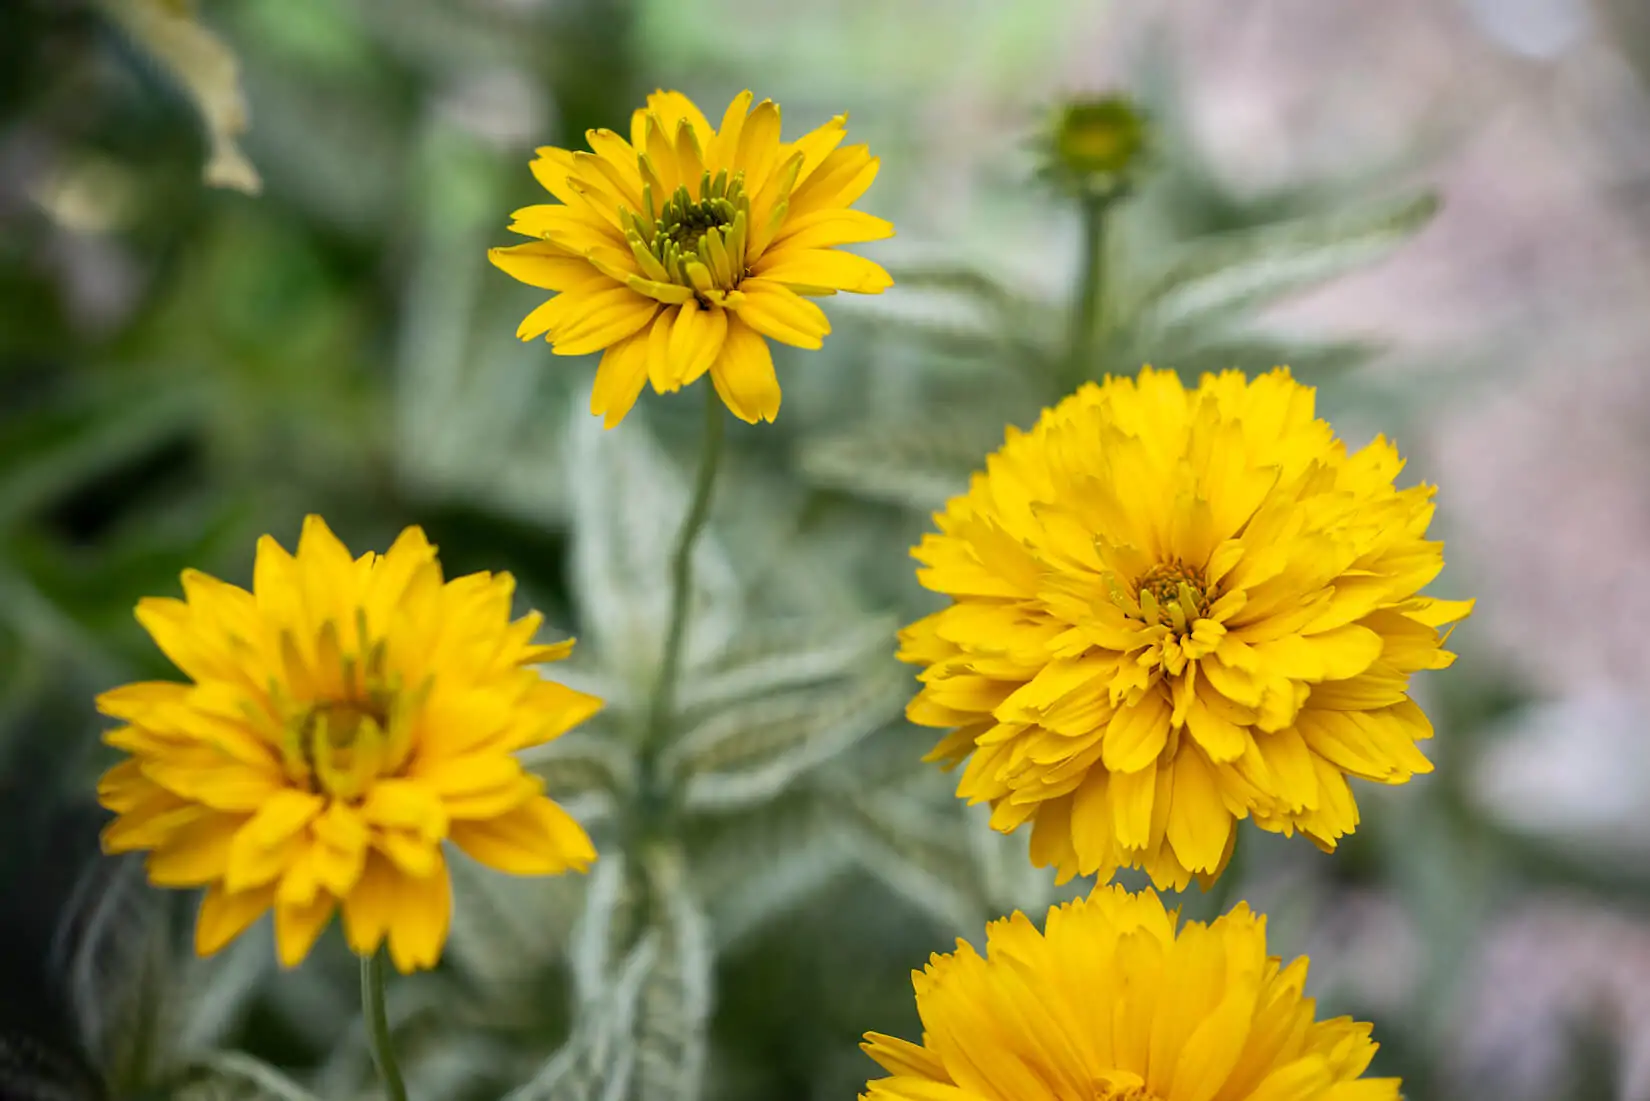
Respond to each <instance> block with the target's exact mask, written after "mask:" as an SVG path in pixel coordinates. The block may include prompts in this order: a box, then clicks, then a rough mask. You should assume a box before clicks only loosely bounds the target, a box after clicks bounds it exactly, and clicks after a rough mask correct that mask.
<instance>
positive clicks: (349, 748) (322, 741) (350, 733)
mask: <svg viewBox="0 0 1650 1101" xmlns="http://www.w3.org/2000/svg"><path fill="white" fill-rule="evenodd" d="M392 702H393V701H391V700H390V699H389V698H387V697H386V696H384V695H382V694H379V693H374V694H373V696H372V697H371V698H369V699H366V700H329V701H326V702H324V703H317V704H315V705H313V706H312V707H310V709H309V710H308V711H306V712H305V713H304V715H303V718H301V719H300V720H299V721H298V724H297V727H298V729H297V731H296V733H297V742H298V748H299V752H300V753H302V754H303V760H304V765H305V766H306V767H307V769H308V770H309V776H310V786H311V789H312V790H319V791H321V792H324V793H325V794H327V795H332V796H336V797H338V798H340V799H355V798H359V797H360V796H362V795H364V794H365V793H366V788H367V786H368V784H370V782H371V781H372V780H373V779H374V778H376V777H378V776H379V775H381V774H382V771H383V766H384V765H385V764H386V763H387V757H388V754H387V752H386V750H387V749H388V748H389V740H390V738H389V731H390V713H391V711H392Z"/></svg>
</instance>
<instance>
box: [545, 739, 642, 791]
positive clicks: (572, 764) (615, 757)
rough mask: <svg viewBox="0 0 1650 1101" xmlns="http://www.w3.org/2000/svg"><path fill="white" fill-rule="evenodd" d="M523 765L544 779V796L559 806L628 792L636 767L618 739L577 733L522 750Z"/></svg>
mask: <svg viewBox="0 0 1650 1101" xmlns="http://www.w3.org/2000/svg"><path fill="white" fill-rule="evenodd" d="M519 757H520V759H521V763H522V764H523V765H524V766H526V767H527V768H528V769H530V770H532V772H533V773H534V775H536V776H539V777H541V778H543V780H544V793H545V794H546V795H548V796H549V797H550V798H552V799H554V800H556V801H557V802H558V803H566V802H569V801H571V800H573V799H577V798H580V797H588V796H603V797H607V798H611V797H612V796H614V795H616V794H618V793H620V792H624V791H628V790H629V789H630V787H631V784H632V782H633V777H632V775H631V773H632V771H633V770H634V768H635V765H634V763H633V762H632V761H631V759H630V754H629V751H628V750H627V749H626V747H625V746H624V744H623V743H621V742H620V741H619V740H618V739H617V738H614V737H611V736H609V735H606V734H599V733H596V732H594V731H586V730H582V729H581V730H575V731H572V732H571V733H568V734H563V735H562V736H561V737H559V738H557V739H555V740H554V741H550V742H546V743H545V744H543V745H538V746H533V747H532V748H530V749H526V750H523V751H522V752H521V753H520V754H519Z"/></svg>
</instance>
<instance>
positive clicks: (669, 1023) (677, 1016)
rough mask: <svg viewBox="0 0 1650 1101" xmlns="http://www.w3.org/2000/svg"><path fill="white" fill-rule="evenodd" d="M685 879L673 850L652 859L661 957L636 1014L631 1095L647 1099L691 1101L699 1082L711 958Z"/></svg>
mask: <svg viewBox="0 0 1650 1101" xmlns="http://www.w3.org/2000/svg"><path fill="white" fill-rule="evenodd" d="M684 873H685V869H684V867H683V864H682V861H681V855H680V853H679V852H678V851H676V850H675V849H669V848H667V849H662V850H657V851H655V852H654V853H652V854H650V856H649V859H648V868H647V875H648V887H649V891H650V893H651V896H652V899H653V903H654V910H655V913H656V914H657V915H658V917H657V919H656V923H655V926H654V932H655V935H656V936H657V938H658V940H657V943H658V944H659V954H658V958H657V959H656V960H655V962H654V965H653V967H652V968H650V969H649V971H648V973H647V977H646V979H645V980H644V981H643V984H642V990H641V995H640V999H639V1002H638V1007H637V1016H636V1053H637V1055H636V1057H637V1068H636V1070H637V1090H636V1094H637V1096H638V1097H643V1098H647V1099H648V1101H655V1099H658V1101H697V1099H698V1097H699V1092H700V1089H701V1086H702V1085H703V1080H704V1072H705V1049H706V1028H707V1025H708V1022H709V1018H710V1008H711V973H712V966H713V964H714V957H713V955H712V952H711V946H710V935H709V929H708V923H707V921H706V919H705V915H704V912H703V910H701V909H700V906H699V902H698V900H697V899H696V898H695V897H694V896H693V893H692V890H691V885H690V884H689V883H688V882H687V878H686V876H685V874H684Z"/></svg>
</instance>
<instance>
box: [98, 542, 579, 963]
mask: <svg viewBox="0 0 1650 1101" xmlns="http://www.w3.org/2000/svg"><path fill="white" fill-rule="evenodd" d="M514 590H515V582H514V581H513V580H512V578H511V577H510V575H509V574H503V573H501V574H487V573H476V574H469V575H467V576H465V577H459V578H455V579H453V580H452V581H446V582H444V581H443V579H442V574H441V565H440V563H439V562H438V561H437V560H436V551H435V548H434V547H432V546H431V545H430V544H429V543H428V542H427V541H426V540H425V538H424V533H423V532H422V531H420V530H419V529H418V528H416V527H411V528H408V529H407V530H406V531H404V532H402V533H401V536H400V538H398V539H397V540H396V541H395V544H394V545H393V546H392V547H390V549H389V551H388V553H386V554H383V555H377V554H372V553H367V554H363V555H361V556H360V557H359V558H353V559H352V558H351V557H350V554H349V552H348V551H347V550H346V549H345V548H344V545H343V544H342V543H340V542H339V541H338V539H337V537H336V536H334V535H333V534H332V532H331V531H329V530H328V529H327V526H326V524H325V523H323V522H322V520H321V518H320V517H318V516H311V517H309V518H308V519H307V520H305V521H304V530H303V534H302V536H301V538H300V539H299V541H298V553H297V555H295V556H294V555H291V554H288V553H287V552H286V551H285V550H283V549H282V548H281V546H280V545H279V544H278V543H276V542H275V540H274V539H272V538H270V537H269V536H265V537H264V538H263V539H262V540H260V541H259V543H258V557H257V564H256V566H255V568H254V571H253V587H252V592H247V591H246V590H244V589H241V588H238V587H236V586H234V585H230V584H227V583H225V582H222V581H219V580H216V579H215V578H212V577H208V576H206V575H205V574H202V573H197V572H195V571H193V570H190V571H187V572H185V573H184V575H183V592H184V599H183V600H173V599H156V598H148V599H145V600H143V601H142V602H140V603H139V604H138V608H137V616H138V620H139V621H140V622H141V623H142V624H143V626H144V627H145V628H146V629H147V630H148V632H149V634H150V635H151V636H153V637H154V640H155V642H156V643H157V644H158V645H159V646H160V648H161V649H162V650H163V651H165V653H166V656H167V657H169V658H170V659H172V661H173V662H174V663H175V664H176V665H177V667H178V668H179V669H180V670H182V672H183V673H184V675H185V676H187V677H188V678H189V680H190V683H187V684H179V683H174V682H170V681H152V682H147V683H141V684H129V685H127V686H125V687H124V688H117V689H114V690H113V691H110V692H106V693H104V694H103V695H102V696H101V697H99V698H98V707H99V709H100V710H102V711H103V713H104V714H106V715H109V716H112V717H113V718H116V719H120V720H122V721H124V722H125V723H126V725H124V726H122V727H120V728H118V729H116V730H114V731H111V732H110V733H109V734H108V735H107V737H106V739H105V740H106V741H107V742H108V743H109V744H110V745H112V746H115V747H117V748H119V749H122V750H125V751H126V752H127V753H129V754H130V755H131V756H130V757H129V758H128V759H126V760H125V761H123V762H122V763H120V764H118V765H116V766H115V767H114V768H112V769H110V770H109V772H108V773H107V774H106V775H105V776H104V778H103V781H102V783H101V784H100V785H99V787H98V795H99V797H100V799H101V800H102V802H103V805H104V806H106V807H108V808H109V809H110V810H112V811H115V812H116V813H117V815H118V817H117V818H116V819H115V820H114V821H113V822H111V823H110V825H109V827H108V829H107V830H106V831H105V833H104V847H105V848H106V849H107V850H108V851H110V852H127V851H132V850H147V851H148V852H149V857H148V871H149V879H150V881H151V882H153V883H155V884H156V885H157V886H162V887H205V888H206V896H205V899H204V900H203V901H202V903H201V908H200V916H199V920H198V922H197V925H196V933H195V944H196V948H197V949H198V950H199V951H200V953H201V954H202V955H210V954H211V953H213V952H216V951H217V950H218V949H219V948H221V947H223V945H225V944H226V943H228V942H229V941H230V940H231V939H233V938H234V937H236V936H237V935H239V934H240V933H241V932H242V931H243V930H244V929H245V928H246V927H247V926H248V925H250V924H251V923H252V922H253V921H254V920H256V919H257V917H258V916H259V915H260V914H262V913H263V912H264V911H266V910H268V909H270V908H271V907H273V908H274V910H275V938H276V943H277V945H278V947H279V950H280V957H281V961H282V962H283V963H284V964H286V965H287V966H289V967H290V966H295V965H296V964H298V963H299V962H300V961H301V960H302V959H303V958H304V957H305V956H306V955H307V954H308V953H309V949H310V946H311V945H313V944H314V942H315V938H316V937H317V936H318V935H319V934H320V932H321V930H322V928H323V927H324V926H325V925H326V924H327V922H328V920H329V919H330V918H331V917H332V914H333V912H334V911H335V910H339V909H342V911H343V918H344V931H345V934H346V936H347V939H348V941H349V945H350V947H351V948H352V949H353V950H354V951H356V952H357V953H360V954H362V955H368V954H370V953H372V952H374V951H376V950H377V949H378V947H379V945H380V944H381V943H383V942H384V941H385V939H386V938H387V939H388V941H389V949H390V954H391V956H392V958H393V959H394V961H395V964H396V966H397V967H398V968H400V969H401V970H402V971H411V970H414V969H417V968H425V967H433V966H434V965H435V963H436V961H437V959H439V958H440V955H441V948H442V945H443V943H444V942H445V941H446V937H447V928H448V921H449V917H450V914H451V909H452V888H451V883H450V881H449V877H448V873H447V865H446V860H445V858H444V856H443V854H442V842H443V841H446V840H451V841H452V842H453V843H455V844H456V845H457V846H458V847H459V848H460V849H463V850H464V851H465V852H467V853H468V854H469V855H470V856H472V857H474V858H475V859H477V860H479V861H481V862H482V863H485V864H489V865H491V866H492V867H494V868H497V869H498V870H500V871H504V872H510V873H513V874H517V875H545V874H550V873H554V872H562V871H566V870H567V869H569V868H574V869H578V870H580V871H582V870H584V868H585V867H586V866H588V865H589V863H590V861H592V860H594V859H595V857H596V853H595V850H594V849H593V848H592V847H591V844H590V839H589V838H588V837H587V836H586V835H585V832H584V830H582V829H581V828H580V827H579V824H578V823H577V822H575V821H574V820H573V819H572V818H571V817H569V816H568V814H567V812H566V811H564V810H562V809H561V808H560V807H559V806H557V805H556V804H555V803H553V802H551V801H550V800H549V799H548V798H546V797H545V796H544V794H543V789H544V785H543V782H542V781H541V780H539V779H538V778H536V777H534V776H532V775H530V774H528V773H526V772H524V771H523V770H522V768H521V765H520V764H519V763H517V761H516V759H515V758H514V757H513V756H512V754H513V753H514V752H515V751H516V750H519V749H522V748H524V747H527V746H533V745H539V744H541V743H543V742H547V741H549V740H551V739H552V738H555V737H557V736H559V735H561V734H562V733H564V732H565V731H567V730H568V729H569V728H570V727H572V726H574V725H575V724H577V723H579V722H581V721H583V720H584V719H586V718H588V717H589V716H590V715H592V714H593V713H595V711H596V710H597V709H598V708H599V707H600V706H601V701H600V700H598V699H596V698H595V697H593V696H587V695H585V694H583V693H581V692H575V691H573V690H572V689H570V688H566V687H563V686H562V685H559V684H556V683H554V682H552V681H548V680H545V679H544V678H543V677H541V676H540V675H539V672H538V670H537V669H536V668H535V667H536V666H537V665H538V663H540V662H546V661H555V660H557V659H559V658H562V657H565V656H567V654H568V652H569V651H570V650H571V649H572V646H573V644H572V642H571V641H567V642H562V643H558V644H555V645H550V646H540V645H536V644H534V642H533V636H534V635H535V634H536V633H537V631H538V628H539V623H540V617H539V616H538V614H537V613H533V614H530V615H527V616H525V617H523V618H521V619H518V620H515V621H514V622H512V621H511V620H510V601H511V596H512V594H513V593H514Z"/></svg>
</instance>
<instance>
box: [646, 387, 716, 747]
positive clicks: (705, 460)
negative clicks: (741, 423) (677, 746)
mask: <svg viewBox="0 0 1650 1101" xmlns="http://www.w3.org/2000/svg"><path fill="white" fill-rule="evenodd" d="M699 389H701V390H703V391H704V392H705V434H704V439H703V440H702V441H701V443H700V445H699V476H698V479H697V480H696V481H695V482H694V484H693V501H692V503H691V504H689V505H688V511H687V515H686V516H685V517H683V519H682V527H681V529H680V530H679V531H678V532H677V533H676V550H675V552H674V553H673V554H672V555H671V559H670V622H669V626H668V627H667V628H666V631H665V645H664V650H663V651H662V652H661V653H660V655H659V679H658V680H657V681H655V682H654V684H653V696H652V699H651V700H649V702H648V710H647V741H646V743H645V745H644V755H645V754H648V753H652V752H655V751H656V750H657V749H658V748H659V746H660V745H661V743H663V741H664V740H665V737H666V735H668V734H669V732H670V723H671V720H672V718H673V717H674V715H673V712H674V710H675V704H676V676H677V672H678V671H679V669H680V668H681V664H682V643H683V641H684V640H685V639H686V638H687V620H688V603H689V597H690V596H691V595H692V592H693V584H692V582H693V545H694V544H695V543H696V542H698V540H699V533H700V532H702V531H703V530H704V528H705V521H706V520H707V519H708V518H709V517H710V498H711V492H712V490H714V489H715V487H716V468H717V465H718V464H719V463H720V461H721V458H722V422H723V415H722V398H721V396H720V395H718V394H717V392H716V389H715V387H712V386H701V387H699Z"/></svg>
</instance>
